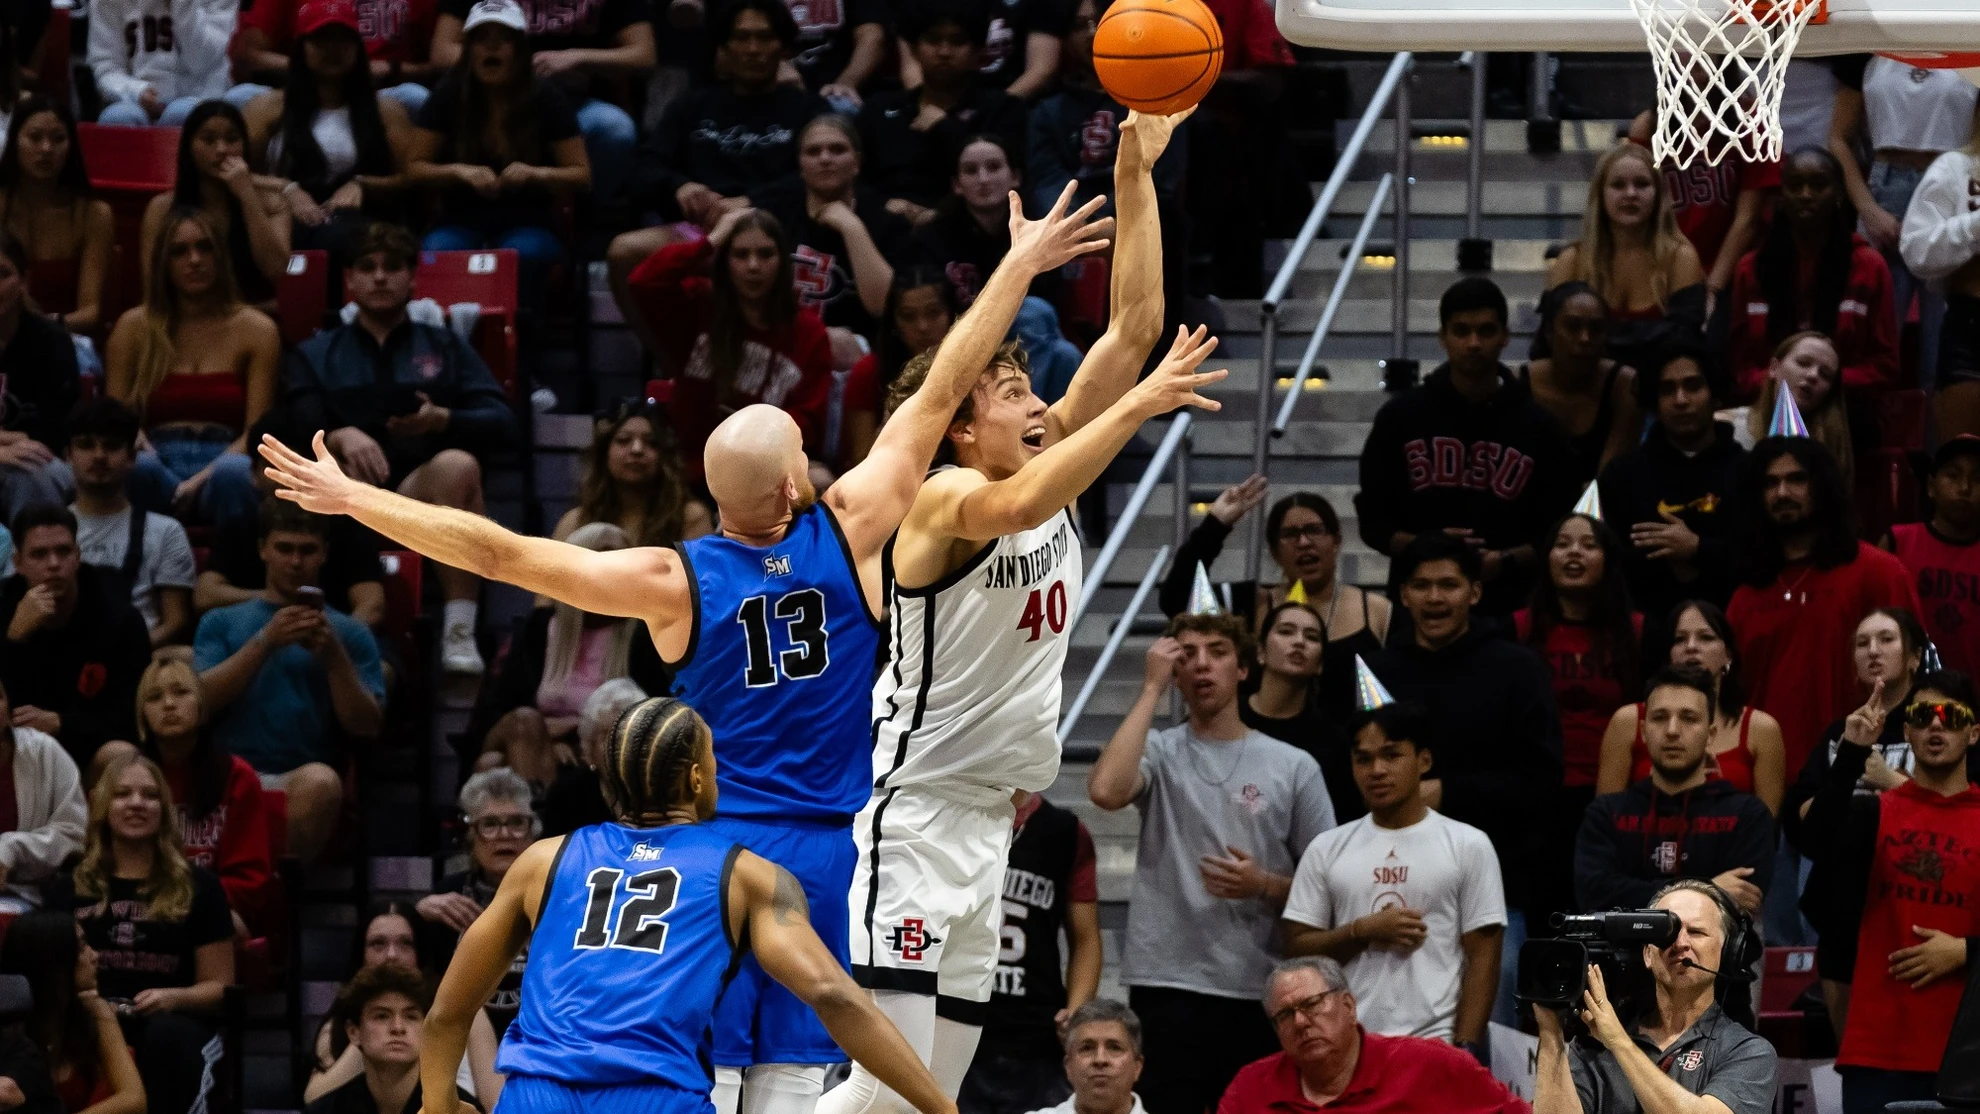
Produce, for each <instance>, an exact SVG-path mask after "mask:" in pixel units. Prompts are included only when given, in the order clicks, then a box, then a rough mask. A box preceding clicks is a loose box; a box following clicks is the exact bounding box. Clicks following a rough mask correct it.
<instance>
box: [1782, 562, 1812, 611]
mask: <svg viewBox="0 0 1980 1114" xmlns="http://www.w3.org/2000/svg"><path fill="white" fill-rule="evenodd" d="M1814 571H1815V566H1813V565H1810V566H1808V567H1807V568H1805V569H1803V570H1801V575H1800V576H1797V577H1795V578H1794V581H1793V582H1792V583H1790V584H1788V585H1787V586H1786V588H1785V590H1784V591H1782V592H1781V599H1782V600H1783V601H1785V602H1788V603H1796V604H1801V605H1804V606H1805V605H1807V603H1808V593H1807V592H1801V593H1799V594H1800V597H1801V598H1800V599H1796V598H1795V596H1796V591H1795V589H1797V588H1800V587H1801V584H1802V582H1803V581H1805V580H1807V579H1808V574H1809V573H1812V572H1814Z"/></svg>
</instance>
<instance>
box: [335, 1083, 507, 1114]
mask: <svg viewBox="0 0 1980 1114" xmlns="http://www.w3.org/2000/svg"><path fill="white" fill-rule="evenodd" d="M454 1090H455V1093H456V1094H457V1096H458V1097H459V1098H460V1101H462V1102H465V1103H469V1104H471V1105H472V1104H474V1103H475V1099H474V1096H473V1095H470V1094H468V1093H467V1092H466V1091H463V1090H461V1089H460V1088H459V1087H455V1088H454ZM421 1097H422V1094H421V1091H420V1085H419V1084H418V1083H414V1084H413V1089H412V1094H411V1095H409V1096H407V1098H406V1105H405V1108H404V1109H403V1110H389V1111H381V1110H379V1109H378V1100H377V1099H375V1098H372V1097H371V1084H370V1083H368V1082H366V1081H365V1078H364V1076H362V1075H360V1076H358V1077H357V1078H356V1079H353V1080H351V1081H350V1082H349V1083H346V1084H344V1085H343V1086H342V1087H339V1088H337V1089H336V1090H334V1091H332V1092H330V1093H329V1094H327V1095H324V1096H323V1097H322V1098H320V1099H317V1100H316V1101H315V1102H312V1103H310V1104H309V1105H308V1106H305V1107H303V1114H419V1109H420V1106H421V1102H420V1099H421Z"/></svg>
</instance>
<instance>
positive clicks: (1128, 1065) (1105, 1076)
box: [1032, 998, 1144, 1114]
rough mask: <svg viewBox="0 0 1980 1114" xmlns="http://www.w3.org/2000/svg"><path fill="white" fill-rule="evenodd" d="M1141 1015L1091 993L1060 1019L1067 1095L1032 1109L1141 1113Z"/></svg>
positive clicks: (1041, 1113)
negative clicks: (1063, 1030) (1069, 1094)
mask: <svg viewBox="0 0 1980 1114" xmlns="http://www.w3.org/2000/svg"><path fill="white" fill-rule="evenodd" d="M1141 1063H1142V1061H1141V1019H1140V1018H1138V1017H1136V1016H1135V1015H1134V1011H1133V1010H1131V1009H1129V1008H1127V1007H1126V1006H1124V1005H1122V1004H1121V1003H1119V1002H1116V1001H1114V1000H1113V999H1112V998H1095V999H1093V1000H1092V1001H1090V1002H1087V1003H1086V1004H1085V1005H1082V1006H1081V1007H1079V1008H1078V1009H1076V1010H1074V1011H1073V1014H1072V1017H1070V1018H1068V1019H1067V1021H1066V1079H1067V1080H1068V1081H1070V1082H1071V1083H1072V1091H1073V1093H1072V1097H1071V1098H1068V1099H1067V1100H1066V1101H1064V1102H1062V1103H1060V1104H1059V1105H1057V1106H1048V1107H1045V1108H1043V1109H1041V1110H1034V1111H1032V1114H1144V1111H1143V1110H1142V1107H1141V1096H1140V1095H1137V1094H1135V1093H1134V1085H1135V1083H1136V1082H1137V1081H1139V1080H1140V1079H1141Z"/></svg>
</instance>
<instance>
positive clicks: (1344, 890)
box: [1285, 811, 1506, 1040]
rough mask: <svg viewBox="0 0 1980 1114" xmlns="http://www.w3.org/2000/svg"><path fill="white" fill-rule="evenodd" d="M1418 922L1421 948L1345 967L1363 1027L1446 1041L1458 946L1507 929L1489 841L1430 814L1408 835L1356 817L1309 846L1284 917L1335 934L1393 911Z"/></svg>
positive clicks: (1380, 952) (1457, 977) (1459, 967)
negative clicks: (1476, 934)
mask: <svg viewBox="0 0 1980 1114" xmlns="http://www.w3.org/2000/svg"><path fill="white" fill-rule="evenodd" d="M1399 905H1400V906H1403V907H1405V908H1409V909H1414V910H1416V911H1417V912H1419V913H1421V914H1422V915H1423V924H1424V928H1425V929H1426V932H1425V935H1424V938H1423V943H1422V945H1421V946H1420V947H1418V948H1417V949H1416V950H1415V951H1413V952H1411V953H1409V954H1408V955H1403V954H1400V953H1398V952H1395V951H1391V950H1389V949H1386V948H1382V949H1377V948H1368V949H1366V950H1364V951H1363V952H1362V953H1361V954H1360V955H1358V956H1356V957H1354V959H1353V960H1351V961H1349V963H1348V964H1347V977H1348V988H1349V989H1351V990H1353V991H1354V997H1355V1001H1356V1002H1357V1003H1359V1009H1360V1018H1361V1023H1362V1024H1363V1025H1365V1026H1367V1027H1368V1029H1369V1031H1370V1032H1375V1033H1381V1034H1383V1035H1385V1036H1392V1037H1402V1036H1408V1037H1431V1038H1435V1039H1438V1040H1449V1039H1450V1036H1451V1030H1452V1027H1453V1024H1454V1022H1455V1020H1456V1017H1457V1003H1458V989H1459V984H1460V982H1461V981H1462V979H1463V975H1464V947H1463V945H1462V943H1461V942H1460V939H1459V938H1460V937H1461V936H1463V935H1464V934H1465V933H1467V932H1473V931H1476V930H1478V929H1481V928H1484V927H1486V926H1488V925H1495V924H1498V925H1502V924H1505V923H1506V903H1505V895H1504V890H1503V889H1502V888H1501V887H1500V884H1499V859H1498V856H1497V855H1496V854H1494V853H1493V851H1492V841H1491V839H1490V838H1488V837H1487V836H1486V835H1485V833H1484V832H1481V831H1479V830H1478V829H1477V828H1474V827H1472V826H1471V825H1469V824H1461V823H1459V822H1458V821H1456V820H1452V819H1451V818H1449V817H1447V816H1444V815H1442V814H1440V813H1437V812H1434V811H1433V812H1431V813H1429V814H1428V815H1426V816H1425V817H1424V818H1423V819H1422V820H1420V821H1418V822H1417V823H1415V824H1412V825H1410V826H1409V827H1407V828H1393V829H1392V828H1383V827H1379V826H1377V825H1376V823H1375V820H1374V818H1373V817H1370V816H1363V817H1361V818H1360V819H1359V820H1355V821H1353V822H1352V823H1349V824H1345V825H1342V826H1341V827H1338V828H1335V829H1334V830H1333V831H1330V832H1323V833H1321V834H1320V835H1319V836H1317V837H1315V838H1314V840H1313V842H1312V843H1311V844H1308V845H1307V848H1306V853H1305V854H1304V855H1302V856H1300V860H1299V869H1298V870H1297V871H1295V872H1294V874H1293V884H1292V893H1291V894H1290V895H1288V897H1287V898H1286V912H1285V917H1286V919H1287V920H1289V921H1296V922H1298V923H1299V924H1303V925H1311V926H1313V927H1314V928H1337V927H1339V926H1341V925H1344V924H1346V923H1348V922H1349V921H1351V920H1354V919H1356V918H1358V917H1365V916H1367V915H1369V914H1370V913H1379V912H1381V911H1382V910H1384V909H1389V908H1393V907H1395V906H1399Z"/></svg>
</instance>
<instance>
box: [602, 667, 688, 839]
mask: <svg viewBox="0 0 1980 1114" xmlns="http://www.w3.org/2000/svg"><path fill="white" fill-rule="evenodd" d="M707 731H708V725H707V724H705V723H703V722H702V719H701V717H700V716H699V715H697V714H695V710H694V709H693V708H690V707H688V706H687V705H686V704H685V703H683V702H682V701H679V700H676V699H674V698H673V697H671V696H655V697H652V698H650V699H647V700H642V701H640V702H639V703H637V704H634V705H633V706H632V707H630V708H627V709H626V711H625V714H624V715H621V716H620V717H619V722H618V723H617V724H615V725H613V727H612V737H611V738H610V739H608V740H606V743H605V759H604V761H603V762H602V763H600V764H599V767H598V786H599V788H600V789H601V790H603V791H604V794H605V802H606V803H607V804H608V805H610V806H611V807H612V811H613V813H614V814H615V815H617V816H618V818H619V820H620V821H621V822H623V823H636V822H639V821H642V820H647V819H652V818H658V817H660V816H663V815H665V814H666V812H667V809H668V807H669V806H671V805H673V804H675V803H676V798H677V797H678V796H679V795H680V793H681V791H682V787H683V785H684V784H685V782H686V781H687V773H688V770H689V768H691V767H692V766H693V765H694V764H695V762H696V760H697V759H698V758H699V757H700V755H701V740H702V736H703V735H704V734H705V733H706V732H707Z"/></svg>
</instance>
